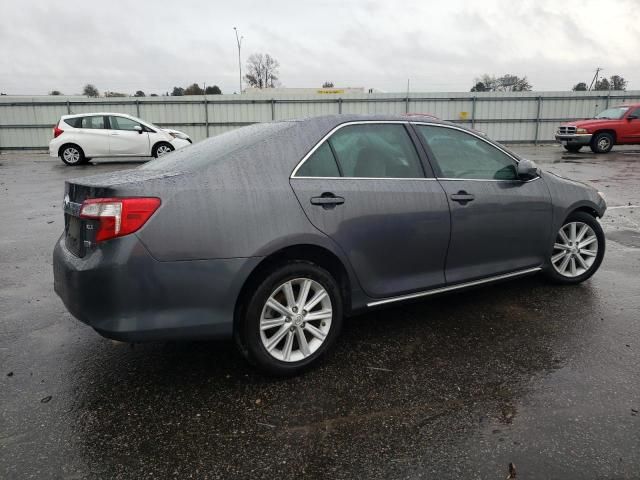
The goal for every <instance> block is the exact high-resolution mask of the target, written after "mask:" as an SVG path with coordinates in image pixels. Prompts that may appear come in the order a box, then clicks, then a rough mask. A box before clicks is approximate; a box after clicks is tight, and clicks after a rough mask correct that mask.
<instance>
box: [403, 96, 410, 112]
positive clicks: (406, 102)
mask: <svg viewBox="0 0 640 480" xmlns="http://www.w3.org/2000/svg"><path fill="white" fill-rule="evenodd" d="M404 113H409V95H407V96H406V97H405V99H404Z"/></svg>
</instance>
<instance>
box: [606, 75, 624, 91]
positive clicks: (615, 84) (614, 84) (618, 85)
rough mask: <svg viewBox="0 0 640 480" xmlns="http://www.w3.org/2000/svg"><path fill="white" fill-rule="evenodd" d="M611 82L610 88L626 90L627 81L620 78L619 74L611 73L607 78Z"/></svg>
mask: <svg viewBox="0 0 640 480" xmlns="http://www.w3.org/2000/svg"><path fill="white" fill-rule="evenodd" d="M609 81H610V83H611V90H626V89H627V81H626V80H625V79H624V78H622V77H621V76H620V75H611V78H610V79H609Z"/></svg>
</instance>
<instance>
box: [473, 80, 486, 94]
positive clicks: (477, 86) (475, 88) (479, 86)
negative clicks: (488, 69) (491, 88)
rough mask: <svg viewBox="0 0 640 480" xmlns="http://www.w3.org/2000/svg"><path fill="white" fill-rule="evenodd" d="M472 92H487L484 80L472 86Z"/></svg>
mask: <svg viewBox="0 0 640 480" xmlns="http://www.w3.org/2000/svg"><path fill="white" fill-rule="evenodd" d="M471 91H472V92H486V91H487V87H486V86H485V85H484V83H482V82H477V83H476V84H475V85H474V86H473V87H471Z"/></svg>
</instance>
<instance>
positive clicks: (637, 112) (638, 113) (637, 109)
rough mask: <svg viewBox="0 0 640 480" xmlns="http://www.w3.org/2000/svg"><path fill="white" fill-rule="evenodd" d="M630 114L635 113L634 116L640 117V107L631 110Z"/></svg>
mask: <svg viewBox="0 0 640 480" xmlns="http://www.w3.org/2000/svg"><path fill="white" fill-rule="evenodd" d="M629 115H634V116H636V117H638V118H640V107H638V108H635V109H633V111H631V112H630V113H629Z"/></svg>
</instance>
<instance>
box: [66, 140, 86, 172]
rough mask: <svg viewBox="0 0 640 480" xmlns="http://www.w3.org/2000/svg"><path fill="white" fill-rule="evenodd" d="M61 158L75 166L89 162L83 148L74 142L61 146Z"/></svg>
mask: <svg viewBox="0 0 640 480" xmlns="http://www.w3.org/2000/svg"><path fill="white" fill-rule="evenodd" d="M60 160H62V161H63V162H64V163H65V164H67V165H69V166H72V167H75V166H78V165H82V164H83V163H86V162H87V159H86V158H85V156H84V152H83V151H82V149H81V148H80V147H79V146H78V145H75V144H73V143H70V144H68V145H64V146H63V147H62V148H60Z"/></svg>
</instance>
